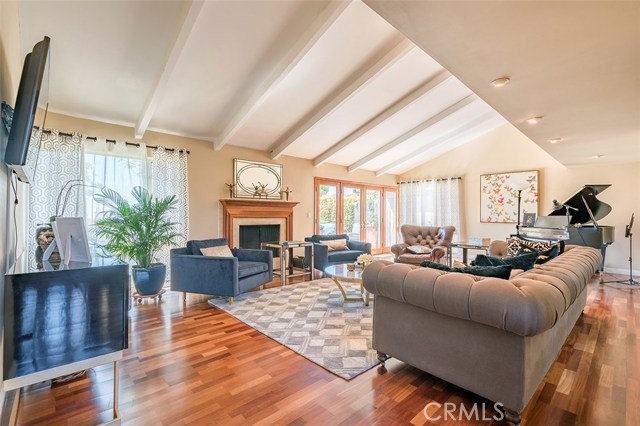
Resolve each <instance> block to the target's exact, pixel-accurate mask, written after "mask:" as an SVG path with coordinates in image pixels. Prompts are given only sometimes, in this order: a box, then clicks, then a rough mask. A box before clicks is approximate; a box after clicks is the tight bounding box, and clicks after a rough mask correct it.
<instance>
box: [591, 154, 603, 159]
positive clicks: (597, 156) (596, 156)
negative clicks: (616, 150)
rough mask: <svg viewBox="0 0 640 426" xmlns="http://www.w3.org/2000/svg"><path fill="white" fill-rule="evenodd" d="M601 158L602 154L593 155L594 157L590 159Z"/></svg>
mask: <svg viewBox="0 0 640 426" xmlns="http://www.w3.org/2000/svg"><path fill="white" fill-rule="evenodd" d="M602 157H603V155H602V154H598V155H594V156H593V157H591V158H595V159H596V160H597V159H598V158H602Z"/></svg>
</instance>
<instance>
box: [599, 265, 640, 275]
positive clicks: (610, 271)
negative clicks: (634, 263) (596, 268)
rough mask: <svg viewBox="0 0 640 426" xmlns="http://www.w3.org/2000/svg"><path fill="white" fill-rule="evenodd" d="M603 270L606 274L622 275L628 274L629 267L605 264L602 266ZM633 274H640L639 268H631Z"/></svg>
mask: <svg viewBox="0 0 640 426" xmlns="http://www.w3.org/2000/svg"><path fill="white" fill-rule="evenodd" d="M604 272H605V273H607V274H622V275H626V276H629V268H626V269H625V268H608V267H606V266H605V268H604ZM633 276H634V277H636V276H640V270H638V269H634V270H633Z"/></svg>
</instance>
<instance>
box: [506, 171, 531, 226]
mask: <svg viewBox="0 0 640 426" xmlns="http://www.w3.org/2000/svg"><path fill="white" fill-rule="evenodd" d="M509 188H510V189H511V190H512V191H517V192H518V224H517V225H516V235H517V236H518V237H519V236H520V202H521V200H522V191H524V190H525V189H529V184H528V183H526V182H520V183H514V184H513V185H509Z"/></svg>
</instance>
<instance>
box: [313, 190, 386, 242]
mask: <svg viewBox="0 0 640 426" xmlns="http://www.w3.org/2000/svg"><path fill="white" fill-rule="evenodd" d="M315 191H316V203H315V204H316V216H315V218H316V220H315V222H316V230H315V232H316V234H320V235H331V234H347V235H348V236H349V238H350V239H352V240H359V241H367V242H369V243H371V246H372V251H373V253H382V252H385V251H389V249H390V247H391V246H392V245H393V244H395V243H396V239H397V234H398V221H397V217H398V215H397V211H398V188H397V187H395V186H379V185H370V184H365V183H359V182H347V181H340V180H333V179H324V178H316V180H315ZM383 200H384V203H383Z"/></svg>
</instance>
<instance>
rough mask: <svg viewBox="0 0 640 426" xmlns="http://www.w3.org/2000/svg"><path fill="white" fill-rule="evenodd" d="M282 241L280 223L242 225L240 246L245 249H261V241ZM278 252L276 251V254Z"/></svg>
mask: <svg viewBox="0 0 640 426" xmlns="http://www.w3.org/2000/svg"><path fill="white" fill-rule="evenodd" d="M269 241H280V225H240V242H239V246H238V247H240V248H243V249H259V248H260V243H266V242H269ZM275 254H276V253H274V255H275Z"/></svg>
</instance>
